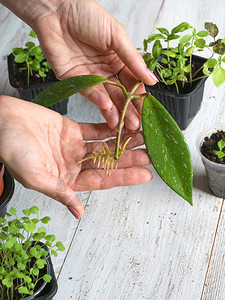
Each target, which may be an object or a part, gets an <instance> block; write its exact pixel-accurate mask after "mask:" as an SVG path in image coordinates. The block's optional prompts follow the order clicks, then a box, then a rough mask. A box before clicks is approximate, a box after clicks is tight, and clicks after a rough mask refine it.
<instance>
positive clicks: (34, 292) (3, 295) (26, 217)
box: [0, 206, 65, 300]
mask: <svg viewBox="0 0 225 300" xmlns="http://www.w3.org/2000/svg"><path fill="white" fill-rule="evenodd" d="M22 212H23V216H22V217H18V215H17V211H16V210H15V208H13V207H11V208H10V210H9V213H6V217H5V218H0V229H1V231H0V262H1V264H0V299H1V300H20V299H26V300H31V299H42V300H49V299H52V298H53V296H54V295H55V294H56V292H57V289H58V285H57V281H56V278H55V273H54V269H53V265H52V261H51V255H54V256H57V252H58V251H64V250H65V248H64V246H63V244H62V243H61V242H55V235H49V234H47V233H46V228H45V226H44V225H45V224H47V223H48V222H49V221H50V217H47V216H46V217H42V218H41V217H40V216H39V209H38V207H37V206H32V207H31V208H29V209H24V210H23V211H22ZM43 224H44V225H43Z"/></svg>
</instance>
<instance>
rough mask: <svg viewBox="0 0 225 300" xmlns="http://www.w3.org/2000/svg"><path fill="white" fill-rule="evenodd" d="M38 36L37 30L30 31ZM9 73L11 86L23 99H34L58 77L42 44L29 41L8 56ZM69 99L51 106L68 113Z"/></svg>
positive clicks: (34, 35) (33, 36)
mask: <svg viewBox="0 0 225 300" xmlns="http://www.w3.org/2000/svg"><path fill="white" fill-rule="evenodd" d="M30 36H31V37H32V38H35V39H36V38H37V36H36V34H35V32H34V31H33V30H32V31H31V32H30ZM8 73H9V82H10V84H11V86H13V87H14V88H16V89H17V91H18V93H19V96H20V98H21V99H23V100H27V101H32V99H33V98H34V97H35V96H37V95H38V94H39V93H40V92H41V91H43V90H44V89H45V88H46V87H47V86H49V85H51V84H53V83H55V82H56V81H57V78H56V76H55V74H54V72H53V70H52V68H51V66H50V65H49V63H48V61H47V60H46V57H45V55H44V53H43V52H42V49H41V47H40V45H36V44H35V43H34V42H31V41H29V42H27V43H26V44H25V48H22V47H21V48H18V47H17V48H13V49H12V53H11V54H10V55H9V56H8ZM67 106H68V99H64V100H63V101H62V102H60V103H57V104H54V105H52V106H51V107H50V109H53V110H55V111H57V112H59V113H61V114H62V115H65V114H66V113H67Z"/></svg>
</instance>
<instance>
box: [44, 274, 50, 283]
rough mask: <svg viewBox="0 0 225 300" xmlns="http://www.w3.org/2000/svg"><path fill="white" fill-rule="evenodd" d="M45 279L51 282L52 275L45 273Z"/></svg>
mask: <svg viewBox="0 0 225 300" xmlns="http://www.w3.org/2000/svg"><path fill="white" fill-rule="evenodd" d="M43 280H44V281H46V282H50V281H51V280H52V276H51V275H49V274H45V275H44V276H43Z"/></svg>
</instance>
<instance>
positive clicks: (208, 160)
mask: <svg viewBox="0 0 225 300" xmlns="http://www.w3.org/2000/svg"><path fill="white" fill-rule="evenodd" d="M197 149H198V151H199V153H200V156H201V159H202V162H203V164H204V166H205V170H206V176H207V180H208V184H209V187H210V190H211V191H212V193H213V194H214V195H215V196H217V197H221V198H225V124H222V123H221V124H215V125H211V126H209V127H207V128H206V129H205V130H204V131H203V132H201V133H200V134H199V136H198V138H197Z"/></svg>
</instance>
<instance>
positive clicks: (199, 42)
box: [194, 39, 205, 48]
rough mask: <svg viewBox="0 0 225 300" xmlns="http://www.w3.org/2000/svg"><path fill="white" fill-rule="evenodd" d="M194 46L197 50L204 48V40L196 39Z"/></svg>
mask: <svg viewBox="0 0 225 300" xmlns="http://www.w3.org/2000/svg"><path fill="white" fill-rule="evenodd" d="M194 45H195V46H196V47H198V48H204V47H205V40H204V39H197V40H196V41H195V42H194Z"/></svg>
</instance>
